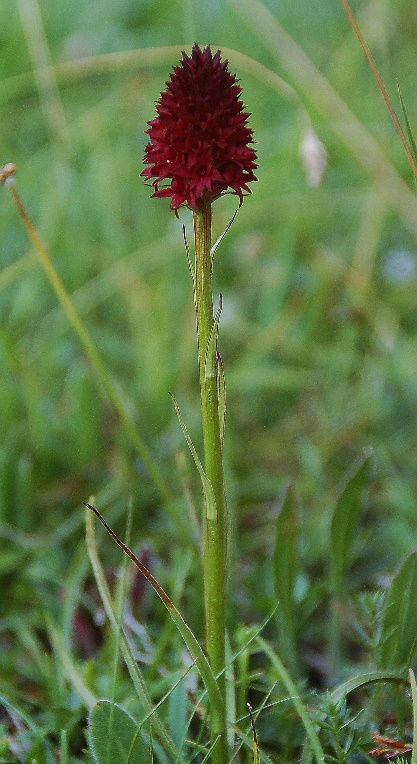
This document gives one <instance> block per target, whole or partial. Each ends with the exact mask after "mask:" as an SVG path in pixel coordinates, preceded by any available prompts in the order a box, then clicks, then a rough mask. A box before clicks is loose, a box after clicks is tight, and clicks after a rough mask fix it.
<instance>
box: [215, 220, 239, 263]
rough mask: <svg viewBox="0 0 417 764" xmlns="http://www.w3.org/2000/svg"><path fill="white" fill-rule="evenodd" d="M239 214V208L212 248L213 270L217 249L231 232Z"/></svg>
mask: <svg viewBox="0 0 417 764" xmlns="http://www.w3.org/2000/svg"><path fill="white" fill-rule="evenodd" d="M238 212H239V207H238V208H237V210H235V212H234V213H233V216H232V218H231V220H229V222H228V224H227V226H226V228H225V229H224V231H222V233H221V234H220V236H219V238H218V239H217V241H215V242H214V244H213V246H212V248H211V250H210V255H211V267H212V268H213V263H214V256H215V254H216V252H217V247H218V246H219V244H220V243H221V242H222V241H223V239H224V237H225V236H226V234H227V232H228V230H229V229H230V228H231V227H232V225H233V223H234V222H235V217H236V215H237V213H238Z"/></svg>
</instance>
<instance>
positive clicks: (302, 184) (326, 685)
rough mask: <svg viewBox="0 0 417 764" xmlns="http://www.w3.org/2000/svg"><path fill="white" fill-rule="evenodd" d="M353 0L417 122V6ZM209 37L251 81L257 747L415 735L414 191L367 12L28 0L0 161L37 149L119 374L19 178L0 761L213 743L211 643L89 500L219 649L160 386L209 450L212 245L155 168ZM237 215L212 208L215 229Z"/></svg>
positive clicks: (10, 215)
mask: <svg viewBox="0 0 417 764" xmlns="http://www.w3.org/2000/svg"><path fill="white" fill-rule="evenodd" d="M267 8H270V11H268V10H267ZM354 11H355V15H356V17H357V19H358V21H359V22H360V25H361V28H362V31H363V33H364V36H365V38H366V40H367V42H368V44H369V47H370V49H371V50H372V52H373V55H374V56H375V59H376V62H377V64H378V68H379V70H380V72H381V75H382V78H383V80H384V82H385V85H386V87H387V90H388V92H389V95H390V97H391V99H392V101H393V103H394V104H396V103H397V100H396V99H397V95H396V86H395V79H396V78H398V79H399V81H400V86H401V94H402V98H403V102H404V104H405V105H406V115H407V120H408V122H409V125H410V126H411V130H412V129H413V126H415V125H416V124H417V114H416V108H415V103H416V99H415V81H414V68H415V45H414V39H413V36H412V29H413V19H415V7H414V5H413V3H411V2H410V0H401V2H398V1H397V2H394V0H390V1H389V2H387V3H385V4H384V6H383V7H382V5H380V4H379V3H373V4H368V5H366V4H365V5H364V4H362V5H360V6H358V5H357V6H355V7H354ZM284 30H285V31H284ZM288 35H291V37H288ZM196 39H197V40H198V41H199V42H201V44H206V43H210V44H211V45H212V47H213V48H214V49H217V47H220V48H221V49H222V51H225V56H226V57H227V58H229V60H230V64H231V68H232V69H233V70H234V71H237V72H238V76H239V78H240V81H241V84H242V87H243V89H244V97H245V103H246V104H247V107H248V109H249V111H250V112H251V113H252V116H251V127H252V128H253V130H254V133H255V136H256V141H257V145H256V148H257V151H258V155H259V171H258V177H259V182H258V183H257V184H255V185H254V187H253V195H252V197H251V199H250V200H247V201H245V204H244V207H243V209H242V211H240V212H239V213H238V215H237V217H236V220H235V222H234V224H233V226H232V227H231V229H230V231H229V232H228V233H227V236H225V238H224V240H223V241H222V242H221V245H220V248H219V251H218V253H217V255H216V271H215V285H214V287H215V290H216V291H217V292H220V291H221V292H222V294H223V313H222V317H221V324H220V342H221V353H222V358H223V362H224V366H225V370H226V380H227V426H226V442H225V472H226V483H227V500H228V507H229V514H230V517H231V518H232V519H233V522H232V523H231V527H230V531H229V538H230V556H231V569H232V575H231V579H230V582H229V596H230V601H231V613H230V622H229V624H228V636H229V646H228V667H227V685H228V687H229V706H230V709H229V711H230V721H231V722H233V725H234V726H230V737H231V738H233V740H234V742H235V746H236V749H237V748H239V752H237V753H236V759H235V760H236V761H240V762H241V764H248V763H249V762H252V761H254V760H255V762H256V761H257V759H256V757H258V760H259V758H260V761H261V762H270V761H272V762H277V761H280V762H283V761H286V762H294V761H296V760H301V761H303V762H304V764H307V762H308V763H309V762H311V761H313V759H319V758H321V756H324V759H325V761H326V762H337V764H345V762H349V764H358V762H362V761H369V758H368V752H369V751H370V750H372V749H375V748H378V747H379V748H381V747H382V748H384V752H385V753H386V752H387V751H388V752H391V753H393V752H394V755H395V754H397V755H400V754H401V755H404V756H409V755H410V750H411V747H412V719H413V705H412V700H411V697H410V692H409V688H408V686H406V684H405V681H406V680H407V669H409V668H410V667H411V668H413V667H414V668H415V667H416V662H415V647H416V634H417V624H416V622H415V608H414V603H415V598H416V587H417V577H416V557H415V552H414V549H415V537H416V532H417V518H416V513H415V502H416V497H417V475H416V470H415V460H416V459H415V457H416V448H415V412H416V402H417V381H416V380H417V376H416V364H415V346H416V318H417V298H416V294H417V292H416V283H417V250H416V239H417V216H416V205H415V189H414V187H413V182H412V178H411V172H410V170H409V167H408V164H407V161H406V159H405V157H404V156H403V153H402V148H401V145H400V142H399V141H398V137H397V135H396V133H395V130H394V127H393V126H392V124H391V122H390V117H389V115H388V113H387V112H386V109H385V106H384V104H383V101H382V99H381V96H380V94H379V92H378V90H377V88H376V87H375V84H374V82H373V79H372V75H371V73H370V72H369V69H368V67H367V64H366V61H365V59H364V57H363V53H362V51H361V49H360V46H359V45H358V44H357V41H356V40H355V39H354V37H353V36H352V33H351V30H350V27H349V25H348V22H347V20H346V17H345V16H344V15H343V12H342V10H341V8H340V7H339V6H338V4H335V3H331V2H330V1H329V0H327V1H326V2H323V0H310V1H309V2H308V3H307V2H305V1H304V0H300V2H297V3H294V4H286V8H279V7H276V4H273V3H265V4H264V5H262V4H260V3H259V2H258V0H239V2H237V0H219V1H218V2H211V3H204V2H200V1H199V0H195V2H186V1H182V2H179V1H178V2H177V1H175V2H172V0H171V2H166V1H165V0H158V2H152V0H150V1H149V2H140V3H139V2H131V1H130V0H118V2H117V3H115V4H114V3H113V5H111V6H110V5H109V6H108V7H103V4H100V3H98V2H96V0H93V1H92V2H90V3H87V4H86V3H82V2H75V3H74V2H72V3H67V4H62V3H52V2H49V0H39V2H29V0H19V2H17V3H16V4H15V5H14V4H8V5H7V8H6V7H5V8H4V9H3V12H2V29H1V30H0V41H1V44H2V50H3V55H2V56H1V57H0V75H1V86H0V104H1V130H0V164H1V165H4V164H6V163H7V162H13V163H15V164H16V166H17V173H16V184H17V188H18V191H19V194H20V196H21V198H22V199H23V202H24V205H25V208H26V209H27V210H28V213H29V216H30V219H31V220H32V221H33V223H34V224H35V223H36V225H35V227H36V231H37V232H38V234H39V236H40V239H41V241H42V242H43V245H44V247H45V250H46V253H47V255H48V257H49V258H50V261H51V263H52V266H53V269H54V271H55V273H56V274H58V276H59V279H60V282H61V284H62V285H63V288H64V289H65V292H66V295H67V297H68V298H69V300H70V302H71V305H72V306H73V309H74V311H75V315H76V317H77V319H78V321H79V322H81V325H82V327H83V329H84V330H85V331H86V332H87V335H88V338H89V341H90V342H91V347H92V348H93V349H94V352H95V353H96V354H97V357H98V358H99V364H101V365H102V366H101V368H102V371H103V374H100V373H97V366H94V363H92V356H91V353H90V354H89V353H88V352H87V351H88V348H87V349H86V345H85V343H84V344H83V342H82V341H81V340H82V337H81V340H80V332H78V333H77V327H76V326H74V323H72V324H71V322H70V321H69V315H68V312H67V313H66V312H65V310H64V307H63V302H62V300H61V301H60V300H59V299H57V293H56V291H54V289H53V288H52V286H51V281H50V280H48V277H47V274H46V272H45V270H44V269H43V268H42V267H41V264H40V262H39V259H38V258H37V256H36V252H35V250H34V248H33V246H32V244H31V242H30V240H29V239H28V237H27V233H26V231H25V229H24V226H23V225H22V221H21V220H20V219H19V217H18V215H17V212H16V208H15V206H14V205H13V204H12V200H11V198H10V197H9V195H8V193H7V190H6V189H5V188H2V189H1V200H2V203H1V214H0V241H1V253H0V258H1V272H0V362H1V368H2V370H3V373H2V374H1V375H0V400H1V406H0V432H1V433H2V442H1V447H0V583H1V587H0V655H1V660H0V664H1V669H0V761H4V762H22V764H29V763H31V762H37V763H38V764H43V763H44V762H47V764H52V762H55V761H58V760H59V761H61V762H62V764H74V763H75V762H80V761H82V762H86V763H87V762H93V761H94V762H98V764H102V763H103V764H104V763H105V762H106V761H107V764H112V763H113V762H116V761H120V762H126V764H127V761H129V760H130V761H131V762H132V764H134V762H136V761H137V762H140V764H142V761H143V762H147V761H148V760H149V761H152V757H153V759H154V761H158V762H170V763H171V762H174V761H178V762H191V761H193V762H199V764H201V763H202V762H203V761H205V760H208V759H209V756H210V754H209V742H208V741H209V734H208V727H207V712H208V701H207V695H206V691H205V688H204V682H203V681H202V679H201V677H200V675H199V673H198V665H196V664H193V659H190V656H189V654H188V653H187V652H186V651H185V650H184V644H183V641H182V638H181V635H180V633H179V632H178V631H177V630H176V627H175V624H174V622H173V621H172V619H171V618H170V616H169V613H168V612H167V611H166V608H165V607H164V605H163V603H162V602H161V601H160V600H158V599H157V597H155V595H154V593H153V592H152V591H151V589H150V587H149V586H148V585H147V584H146V583H145V582H144V580H143V579H142V578H141V577H140V575H139V573H136V571H135V570H132V569H131V568H130V566H129V567H126V565H125V564H124V563H123V561H122V559H121V556H120V554H119V552H118V550H117V548H116V547H115V546H114V545H113V544H111V542H110V541H108V540H107V538H106V537H105V536H104V534H102V531H101V529H100V528H99V527H98V524H97V523H96V526H95V528H94V533H92V532H91V528H90V538H89V542H88V546H89V552H90V556H91V557H93V558H94V555H96V558H95V559H96V567H95V575H93V573H92V566H91V562H90V558H89V554H88V549H87V544H86V542H85V541H84V529H83V526H84V512H83V511H82V501H87V500H90V499H89V497H91V496H94V497H95V502H96V504H97V506H98V507H99V509H100V511H101V512H102V514H103V515H104V516H105V518H106V520H107V521H108V523H109V525H111V526H112V527H113V528H114V529H115V530H116V531H117V533H118V535H119V536H120V537H121V538H122V539H125V538H126V540H127V542H128V543H129V545H130V546H131V547H132V548H133V550H134V552H135V554H136V556H137V557H138V559H139V560H140V561H141V562H142V564H144V565H145V566H146V568H148V569H149V570H150V571H151V572H152V574H153V575H154V576H155V578H156V579H157V581H158V582H159V584H160V585H161V586H162V587H163V589H164V590H165V591H166V592H167V594H168V595H169V597H170V598H171V600H172V602H173V603H174V604H175V605H176V607H178V609H179V610H180V612H181V614H182V616H183V617H184V619H185V621H186V623H187V624H188V626H189V627H190V629H191V630H192V632H193V634H195V636H196V638H197V639H198V640H199V641H202V640H203V638H204V637H203V635H204V623H203V620H204V616H203V606H202V601H201V591H202V571H201V564H200V552H201V550H200V539H199V525H200V511H201V497H200V489H199V479H198V475H197V474H196V472H195V470H194V465H193V463H192V460H191V459H190V458H189V455H188V453H187V452H186V451H187V450H186V445H185V443H184V441H183V437H182V433H181V429H180V427H179V426H178V422H177V419H176V415H175V410H174V408H173V405H172V401H171V399H170V397H169V395H168V391H169V390H171V391H172V392H173V393H174V394H175V397H176V399H177V400H178V403H179V405H180V408H181V411H182V414H183V416H184V419H185V420H186V423H187V428H188V431H189V433H190V435H191V437H192V439H193V442H194V443H195V445H196V448H197V450H198V452H199V453H201V450H202V443H201V435H200V424H199V400H198V369H197V365H196V361H195V344H196V342H195V320H194V314H193V304H192V296H191V287H190V277H189V272H188V266H187V261H186V257H185V254H184V249H183V241H182V230H181V224H182V223H183V222H184V223H185V225H186V227H187V231H188V238H189V239H190V238H191V229H192V220H191V214H189V213H188V212H182V213H181V220H180V221H178V220H176V219H175V218H174V216H172V215H169V214H168V210H167V207H168V205H166V206H165V205H164V203H163V202H161V201H160V200H151V199H150V198H149V189H148V188H146V187H145V186H144V185H143V183H142V182H141V180H140V178H139V173H140V171H141V169H142V165H141V158H142V153H143V147H144V145H145V140H146V137H145V135H144V130H145V127H146V121H147V120H149V119H151V118H152V117H153V114H154V101H155V99H156V98H157V97H158V95H159V93H160V91H161V89H162V87H163V85H164V82H165V80H166V78H167V72H168V71H169V69H170V67H171V66H172V65H173V64H174V63H175V62H176V61H177V60H178V57H179V54H180V51H181V49H182V48H186V49H187V50H189V49H190V48H191V45H192V43H193V42H194V40H196ZM49 62H52V63H53V67H52V68H48V63H49ZM313 62H314V63H313ZM45 65H46V69H45ZM397 111H398V112H399V113H400V114H401V108H399V109H398V110H397ZM309 124H310V125H312V127H313V128H314V131H315V133H316V135H317V136H318V138H319V139H320V141H321V142H322V143H323V145H324V147H325V149H326V152H327V163H328V164H327V173H326V176H325V178H324V180H323V182H322V183H321V185H320V186H318V187H317V188H312V187H308V186H307V185H306V179H305V174H304V170H303V168H302V165H301V162H300V160H299V156H298V154H299V146H300V141H301V138H302V136H303V135H304V132H305V130H306V128H307V127H308V125H309ZM234 209H235V206H234V202H233V199H232V198H230V197H227V196H226V197H224V198H222V199H220V200H218V201H217V202H216V205H215V207H214V221H213V225H214V234H215V237H216V236H217V235H220V234H221V231H222V230H223V229H224V227H225V226H226V225H227V223H228V221H229V220H230V218H231V216H232V214H233V212H234ZM103 375H104V376H103ZM121 412H122V416H121V415H120V414H121ZM123 417H125V419H124V418H123ZM129 505H130V506H131V508H132V512H131V528H129V527H128V530H127V531H126V529H125V525H126V520H125V518H126V514H128V512H127V509H128V507H129ZM93 540H94V544H95V547H94V548H93ZM99 558H100V559H101V562H100V559H99ZM100 586H101V591H100V592H99V587H100ZM122 622H123V623H124V635H122V634H121V631H120V624H121V623H122ZM412 680H413V678H412ZM411 687H412V688H414V684H413V681H411ZM248 702H249V703H250V705H251V706H252V708H253V721H254V725H255V729H256V733H257V740H258V743H259V749H257V748H256V747H255V751H254V750H253V727H252V725H251V720H250V716H249V711H248V708H247V703H248ZM375 733H376V734H377V735H378V734H379V735H380V736H381V735H382V736H383V738H384V740H385V742H384V743H381V742H378V739H376V740H375V741H374V740H373V738H372V735H373V734H375ZM103 740H104V741H105V744H104V743H103ZM387 741H388V742H387ZM389 741H391V742H389ZM401 745H402V746H405V748H402V747H401ZM129 757H130V759H129ZM412 757H413V761H414V758H415V754H414V753H413V754H412Z"/></svg>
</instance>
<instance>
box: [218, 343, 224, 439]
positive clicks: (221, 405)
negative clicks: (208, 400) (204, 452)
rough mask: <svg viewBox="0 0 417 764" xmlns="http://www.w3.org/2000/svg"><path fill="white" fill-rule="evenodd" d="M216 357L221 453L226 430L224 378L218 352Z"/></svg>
mask: <svg viewBox="0 0 417 764" xmlns="http://www.w3.org/2000/svg"><path fill="white" fill-rule="evenodd" d="M216 357H217V386H218V389H217V395H218V399H219V425H220V440H221V446H222V451H223V446H224V434H225V430H226V377H225V374H224V368H223V361H222V357H221V355H220V353H219V352H217V354H216Z"/></svg>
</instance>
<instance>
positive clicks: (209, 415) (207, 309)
mask: <svg viewBox="0 0 417 764" xmlns="http://www.w3.org/2000/svg"><path fill="white" fill-rule="evenodd" d="M211 219H212V216H211V204H210V203H205V204H204V206H203V209H202V210H201V211H200V210H198V211H195V212H194V252H195V269H194V292H195V306H196V316H197V340H198V365H199V379H200V401H201V419H202V429H203V442H204V469H205V473H206V475H207V477H208V479H209V480H210V482H211V485H212V488H213V493H214V498H215V503H216V512H215V516H214V517H212V516H209V514H212V513H208V512H207V507H206V511H205V513H204V514H205V516H204V606H205V621H206V646H207V654H208V658H209V662H210V665H211V668H212V671H213V673H214V675H215V676H216V677H217V682H218V686H219V690H220V695H221V698H222V700H223V703H222V706H221V707H220V706H219V707H218V708H217V707H216V708H212V709H211V741H212V744H213V743H214V742H215V741H216V740H217V743H216V745H215V747H214V749H213V753H212V762H213V764H226V762H227V761H228V758H229V757H228V744H227V717H226V680H225V673H224V668H225V635H226V582H227V561H226V536H227V523H226V503H225V492H224V475H223V460H222V441H221V427H220V421H219V401H218V379H217V375H218V368H217V361H216V358H215V355H216V342H214V343H213V342H212V341H211V342H210V339H211V334H212V331H213V296H212V258H211ZM208 354H212V355H213V358H210V357H208Z"/></svg>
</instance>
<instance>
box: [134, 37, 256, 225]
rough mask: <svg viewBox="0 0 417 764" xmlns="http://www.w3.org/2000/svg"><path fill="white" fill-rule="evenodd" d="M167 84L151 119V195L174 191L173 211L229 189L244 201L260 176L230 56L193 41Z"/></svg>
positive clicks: (145, 173)
mask: <svg viewBox="0 0 417 764" xmlns="http://www.w3.org/2000/svg"><path fill="white" fill-rule="evenodd" d="M166 86H167V89H166V90H165V91H164V92H163V93H162V94H161V97H160V99H159V101H158V103H157V106H156V112H157V116H156V117H155V119H153V120H151V121H150V122H148V129H147V131H146V132H147V134H148V136H149V143H148V145H147V146H146V148H145V157H144V162H145V164H146V165H149V166H148V167H146V168H145V170H143V171H142V173H141V174H142V176H143V177H144V178H146V179H147V181H148V182H150V183H151V185H152V186H153V187H154V189H155V190H154V193H153V196H156V197H172V199H171V205H170V206H171V209H173V210H175V211H176V210H178V209H179V207H182V206H188V207H190V208H191V209H201V208H202V205H203V203H204V202H205V201H214V199H216V198H217V197H218V196H220V195H221V194H222V193H224V192H226V191H228V190H231V191H232V193H234V194H236V195H237V196H238V197H239V200H240V203H242V199H243V192H245V193H249V188H248V186H247V184H248V183H250V182H252V181H255V180H256V177H255V175H254V172H253V170H254V169H255V168H256V167H257V165H256V164H255V160H256V152H255V150H254V149H253V148H252V146H250V144H252V143H253V140H252V130H250V129H249V128H248V127H247V119H248V117H249V114H248V113H246V112H244V111H243V103H242V101H241V100H240V94H241V88H240V85H238V84H237V81H236V77H235V76H234V75H232V74H230V72H229V70H228V64H227V61H223V62H222V61H221V54H220V51H217V52H216V53H215V54H214V56H213V55H212V52H211V49H210V47H209V46H208V47H206V48H204V50H201V48H200V47H199V46H198V45H197V43H195V44H194V46H193V49H192V52H191V56H187V54H186V53H185V52H183V54H182V60H181V62H180V63H179V65H178V66H175V67H174V69H173V72H172V74H171V75H170V79H169V80H168V82H167V83H166ZM169 181H170V182H169ZM162 182H164V187H163V188H162V189H159V187H158V184H159V183H162ZM167 183H168V185H167Z"/></svg>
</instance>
